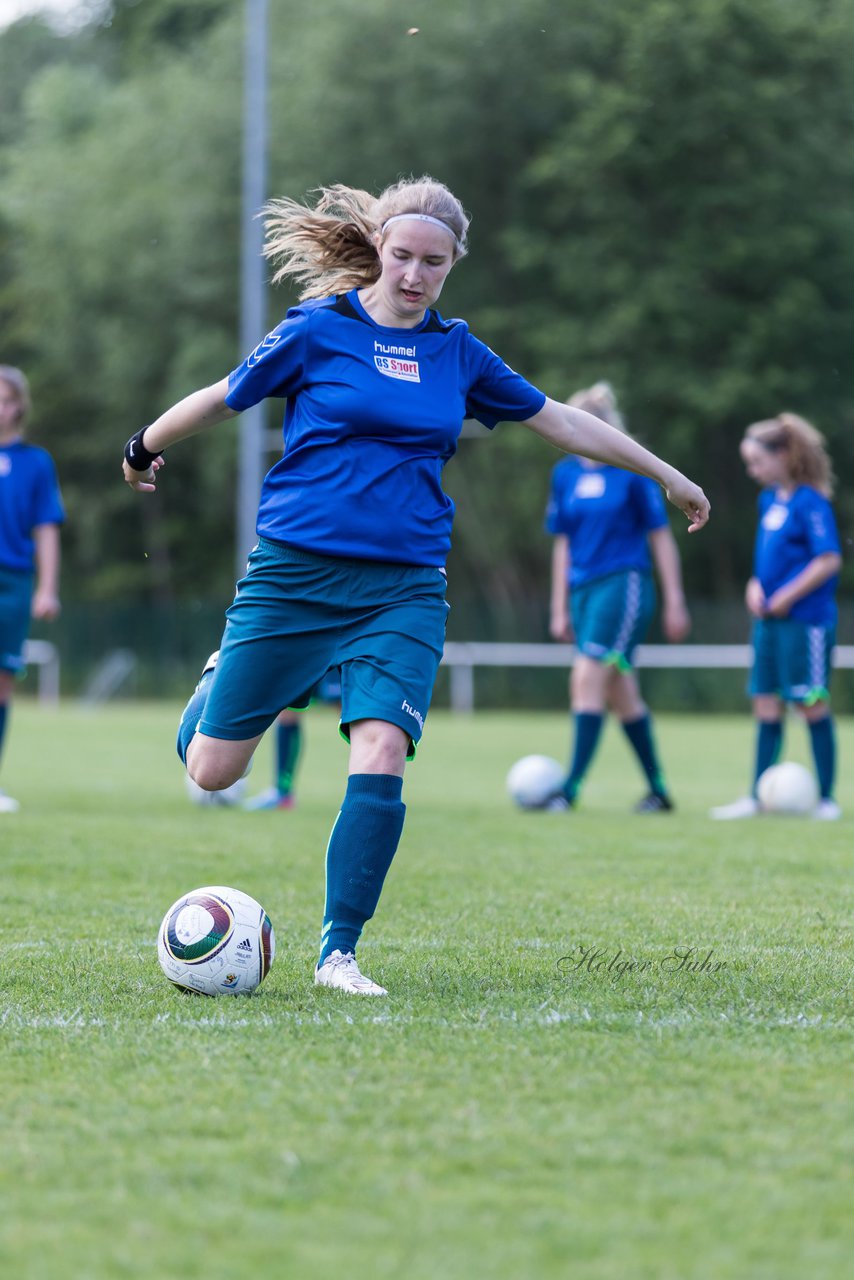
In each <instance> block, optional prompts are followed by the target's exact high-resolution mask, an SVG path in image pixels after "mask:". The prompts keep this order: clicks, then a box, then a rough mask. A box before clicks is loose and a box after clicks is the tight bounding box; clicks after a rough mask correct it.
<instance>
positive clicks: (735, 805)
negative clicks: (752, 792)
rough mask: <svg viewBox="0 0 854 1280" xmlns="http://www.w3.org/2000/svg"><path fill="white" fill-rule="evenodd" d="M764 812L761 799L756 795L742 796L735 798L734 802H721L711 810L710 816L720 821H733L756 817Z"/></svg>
mask: <svg viewBox="0 0 854 1280" xmlns="http://www.w3.org/2000/svg"><path fill="white" fill-rule="evenodd" d="M761 812H762V810H761V808H760V806H759V801H758V800H757V799H756V798H755V797H754V796H742V797H741V799H740V800H733V802H732V804H721V805H718V807H717V808H716V809H710V810H709V817H710V818H716V819H717V820H718V821H720V822H731V821H732V820H734V819H735V818H755V817H757V816H758V815H759V814H760V813H761Z"/></svg>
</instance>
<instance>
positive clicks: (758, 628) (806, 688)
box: [747, 618, 836, 707]
mask: <svg viewBox="0 0 854 1280" xmlns="http://www.w3.org/2000/svg"><path fill="white" fill-rule="evenodd" d="M835 642H836V628H835V627H819V626H815V625H813V624H812V623H809V622H801V620H800V619H799V618H757V620H756V622H754V624H753V666H752V668H751V672H750V679H749V681H748V686H747V691H748V693H749V694H750V695H751V696H752V697H756V696H757V695H758V694H767V693H771V694H775V695H776V696H777V697H780V698H782V699H783V700H784V701H785V702H801V703H803V704H804V705H805V706H808V707H809V706H812V704H813V703H814V702H823V701H826V700H827V699H828V698H829V696H830V695H829V693H828V687H829V685H830V664H831V659H832V657H833V646H834V644H835Z"/></svg>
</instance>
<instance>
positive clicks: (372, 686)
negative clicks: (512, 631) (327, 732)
mask: <svg viewBox="0 0 854 1280" xmlns="http://www.w3.org/2000/svg"><path fill="white" fill-rule="evenodd" d="M447 613H448V607H447V604H446V603H445V579H444V576H443V575H442V574H441V572H440V571H439V570H438V569H420V568H409V567H407V566H394V565H390V566H382V565H379V566H378V565H371V566H367V568H366V571H365V574H364V582H363V583H362V584H361V591H360V594H359V597H358V599H354V607H353V616H352V619H351V621H350V623H349V624H348V626H347V628H346V630H345V632H344V633H343V634H342V637H341V641H340V644H339V647H338V656H337V660H336V661H337V665H338V666H339V667H340V669H341V728H342V733H343V734H344V736H345V737H347V736H349V726H351V725H353V724H355V723H356V722H357V721H360V720H365V721H370V720H378V721H383V722H385V723H387V724H391V725H396V726H397V727H398V728H399V729H401V730H402V731H403V733H404V734H405V735H406V736H407V737H408V738H409V739H410V741H411V748H410V752H409V754H410V756H412V755H414V750H415V745H416V744H417V742H418V740H419V739H420V737H421V734H422V732H423V729H424V722H425V720H426V718H427V712H428V710H429V707H430V702H431V699H432V696H433V686H434V684H435V680H436V672H437V671H438V668H439V663H440V662H441V660H442V651H443V648H444V640H445V623H446V619H447Z"/></svg>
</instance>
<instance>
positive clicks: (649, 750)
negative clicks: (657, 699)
mask: <svg viewBox="0 0 854 1280" xmlns="http://www.w3.org/2000/svg"><path fill="white" fill-rule="evenodd" d="M622 723H623V732H624V733H625V735H626V737H627V738H628V740H629V742H630V743H631V744H632V747H633V749H634V753H635V755H636V756H637V758H638V760H639V761H640V765H641V768H642V769H643V771H644V773H645V774H646V780H647V782H648V783H649V789H650V791H652V792H653V793H654V794H655V795H657V796H666V795H667V784H666V782H665V781H664V774H663V772H662V769H661V765H660V763H659V760H658V755H657V753H656V750H655V739H654V737H653V733H652V716H651V715H650V714H649V712H648V711H646V712H644V714H643V715H642V716H641V717H640V718H639V719H638V720H624V721H623V722H622Z"/></svg>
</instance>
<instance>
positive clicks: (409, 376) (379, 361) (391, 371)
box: [374, 355, 421, 382]
mask: <svg viewBox="0 0 854 1280" xmlns="http://www.w3.org/2000/svg"><path fill="white" fill-rule="evenodd" d="M374 364H375V365H376V366H377V368H378V369H379V371H380V373H384V374H385V376H386V377H387V378H399V379H400V380H401V382H420V381H421V375H420V374H419V372H418V361H417V360H402V359H401V358H400V357H399V356H377V355H375V356H374Z"/></svg>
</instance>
